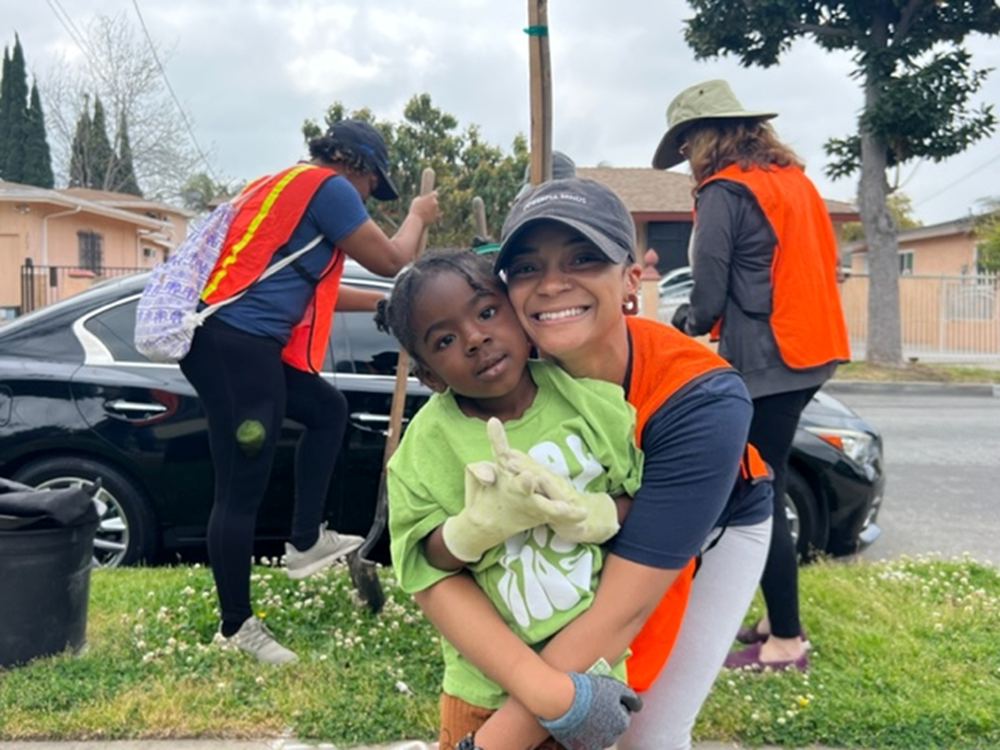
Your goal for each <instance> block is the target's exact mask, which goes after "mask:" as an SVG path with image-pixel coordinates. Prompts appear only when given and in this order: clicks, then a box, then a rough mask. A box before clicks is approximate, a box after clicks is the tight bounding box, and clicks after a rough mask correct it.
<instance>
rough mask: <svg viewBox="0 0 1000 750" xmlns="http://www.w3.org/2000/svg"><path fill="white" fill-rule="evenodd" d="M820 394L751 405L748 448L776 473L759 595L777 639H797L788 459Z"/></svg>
mask: <svg viewBox="0 0 1000 750" xmlns="http://www.w3.org/2000/svg"><path fill="white" fill-rule="evenodd" d="M818 390H819V388H818V387H817V388H807V389H806V390H804V391H789V392H787V393H776V394H774V395H773V396H763V397H761V398H756V399H754V402H753V421H751V423H750V438H749V439H750V442H751V443H752V444H753V445H754V446H755V447H756V448H757V450H758V451H760V455H761V457H762V458H763V459H764V460H765V461H767V463H768V465H770V467H771V470H772V471H773V472H774V525H773V529H772V532H771V546H770V548H769V549H768V552H767V562H766V563H765V565H764V573H763V575H762V576H761V579H760V590H761V593H762V594H763V595H764V602H765V604H767V615H768V619H769V620H770V621H771V632H772V633H773V634H774V635H775V636H777V637H778V638H797V637H798V635H799V633H800V632H801V630H802V624H801V623H800V622H799V562H798V557H797V555H796V553H795V545H794V544H793V543H792V532H791V528H790V527H789V525H788V516H786V515H785V503H784V497H785V486H786V484H787V482H788V455H789V453H791V450H792V440H793V439H794V437H795V429H796V427H797V426H798V424H799V416H800V415H801V414H802V410H803V409H805V408H806V405H807V404H808V403H809V400H810V399H811V398H812V397H813V394H815V393H816V391H818Z"/></svg>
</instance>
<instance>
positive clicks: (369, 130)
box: [326, 120, 399, 201]
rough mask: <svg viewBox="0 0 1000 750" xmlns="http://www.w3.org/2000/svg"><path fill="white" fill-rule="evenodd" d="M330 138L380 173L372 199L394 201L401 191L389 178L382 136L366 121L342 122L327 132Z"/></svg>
mask: <svg viewBox="0 0 1000 750" xmlns="http://www.w3.org/2000/svg"><path fill="white" fill-rule="evenodd" d="M326 134H327V136H328V137H330V138H332V139H333V140H335V141H336V142H337V143H339V144H341V145H342V146H344V147H345V148H346V149H348V150H349V151H351V152H353V153H354V154H356V155H357V156H360V157H361V159H362V160H363V161H364V162H365V163H366V164H368V165H369V166H370V167H372V168H373V169H374V170H375V171H376V172H377V173H378V185H376V186H375V189H374V190H373V191H372V197H373V198H375V199H376V200H380V201H394V200H396V199H397V198H398V197H399V191H398V190H397V189H396V186H395V184H393V182H392V180H391V179H390V177H389V152H388V150H386V147H385V141H384V140H383V139H382V134H381V133H379V132H378V131H377V130H376V129H375V128H374V126H372V125H371V124H370V123H367V122H365V121H364V120H341V121H340V122H335V123H334V124H333V125H331V126H330V129H329V130H327V131H326Z"/></svg>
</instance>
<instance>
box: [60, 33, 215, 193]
mask: <svg viewBox="0 0 1000 750" xmlns="http://www.w3.org/2000/svg"><path fill="white" fill-rule="evenodd" d="M85 36H86V42H85V45H84V46H85V47H86V48H87V50H88V55H87V64H86V65H66V64H62V65H59V66H57V67H56V68H54V69H53V70H52V71H51V72H49V73H48V74H47V75H46V76H45V78H44V80H43V83H44V86H43V87H42V91H43V94H44V97H45V103H46V113H47V115H48V117H49V126H50V128H51V134H52V144H53V158H54V162H55V167H56V173H57V180H59V179H66V178H67V177H68V179H69V183H70V185H74V184H80V177H81V174H82V172H83V171H85V170H84V169H83V168H82V163H81V162H80V160H81V158H85V157H86V154H85V149H83V148H81V146H80V143H79V136H80V132H79V131H80V123H81V121H83V120H86V119H89V118H90V114H89V111H90V109H91V107H92V104H91V103H92V102H94V101H95V100H96V98H100V101H101V104H102V107H103V108H104V109H105V112H104V116H105V119H106V122H107V123H108V124H109V125H113V126H114V130H113V131H112V130H111V128H107V129H106V133H107V138H108V140H109V143H113V144H115V146H116V149H117V151H118V154H117V156H118V158H119V160H123V155H122V144H123V143H124V142H125V141H126V140H127V142H128V152H129V153H130V156H131V161H132V165H133V168H132V173H133V176H134V177H135V180H134V184H135V185H136V186H139V185H141V186H142V192H143V193H144V194H145V195H146V197H149V198H151V199H153V200H162V201H170V200H175V199H179V197H180V192H181V190H182V188H183V186H184V183H185V182H186V181H187V180H188V178H189V177H190V176H191V174H192V173H193V172H194V171H195V170H196V169H197V168H204V165H205V164H206V160H205V157H204V156H203V155H202V154H201V153H200V152H199V151H198V149H197V146H196V144H194V142H193V141H192V138H191V130H190V126H189V123H190V122H191V118H190V117H189V116H188V115H187V114H186V113H185V112H183V111H181V110H179V109H178V107H177V104H176V102H175V101H174V99H173V97H171V95H170V92H169V89H168V88H167V86H166V83H165V80H164V78H163V75H162V73H161V64H166V61H167V60H168V59H169V54H168V53H167V52H165V51H164V50H162V49H161V48H160V47H158V46H157V45H156V44H155V43H151V42H150V41H148V40H147V39H146V38H144V37H140V36H139V35H138V34H137V33H136V32H135V30H134V27H133V26H132V25H131V24H130V23H129V21H128V20H127V17H126V15H125V14H124V13H122V14H120V15H118V16H115V17H108V16H103V15H99V16H97V17H96V19H95V20H94V21H93V22H92V23H91V24H90V25H89V26H88V27H87V30H86V33H85ZM95 117H96V113H95ZM123 126H126V127H127V133H126V134H124V136H123V133H122V132H121V130H122V127H123ZM120 166H121V165H120ZM210 169H211V168H210V167H209V170H210ZM106 176H107V173H104V174H102V175H101V177H106ZM112 176H113V179H112V180H111V181H109V182H108V183H107V184H106V185H105V189H110V190H115V191H121V190H122V188H123V186H125V187H128V186H130V184H131V183H132V180H130V179H129V176H128V170H125V169H123V170H121V171H120V172H119V170H117V169H116V170H115V171H114V172H113V173H112ZM96 178H97V177H96V176H94V177H91V179H96Z"/></svg>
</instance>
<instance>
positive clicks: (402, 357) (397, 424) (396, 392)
mask: <svg viewBox="0 0 1000 750" xmlns="http://www.w3.org/2000/svg"><path fill="white" fill-rule="evenodd" d="M434 179H435V174H434V170H433V169H432V168H431V167H425V168H424V171H423V173H422V174H421V175H420V194H421V195H427V194H428V193H430V192H431V191H432V190H434ZM426 247H427V228H426V227H424V231H423V233H422V234H421V235H420V241H419V242H418V243H417V252H416V253H415V254H414V256H413V257H414V259H416V258H417V257H419V256H420V254H421V253H422V252H423V251H424V248H426ZM409 372H410V356H409V355H408V354H407V353H406V350H405V349H402V348H400V350H399V357H398V359H397V360H396V384H395V388H394V389H393V392H392V405H391V406H390V407H389V429H388V432H387V433H386V436H385V453H384V454H383V457H382V471H383V473H384V472H385V467H386V466H387V465H388V463H389V459H390V458H392V454H393V453H395V452H396V447H397V446H398V445H399V437H400V433H401V432H402V430H403V410H404V408H405V407H406V381H407V378H408V376H409Z"/></svg>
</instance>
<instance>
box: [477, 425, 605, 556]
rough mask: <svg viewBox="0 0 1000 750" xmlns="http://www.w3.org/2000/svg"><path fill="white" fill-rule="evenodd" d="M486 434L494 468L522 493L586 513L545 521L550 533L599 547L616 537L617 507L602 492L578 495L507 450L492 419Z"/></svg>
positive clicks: (563, 481)
mask: <svg viewBox="0 0 1000 750" xmlns="http://www.w3.org/2000/svg"><path fill="white" fill-rule="evenodd" d="M486 434H487V435H488V436H489V439H490V444H491V445H492V446H493V455H494V456H495V457H496V463H497V466H498V468H499V469H500V470H501V471H504V472H509V474H510V475H511V477H512V479H513V480H514V481H517V482H518V483H519V484H520V485H521V486H523V487H524V488H525V490H526V491H531V492H535V493H538V494H540V495H542V496H544V497H547V498H549V500H552V501H556V502H565V503H569V504H570V505H572V506H574V507H576V508H581V509H583V510H585V511H586V514H585V515H584V516H583V517H582V518H580V519H578V520H573V521H549V522H548V523H549V525H550V526H551V527H552V530H553V531H555V532H556V533H557V534H558V535H559V536H560V537H562V538H563V539H565V540H566V541H567V542H574V543H579V542H594V543H596V544H600V543H602V542H606V541H607V540H608V539H610V538H611V537H613V536H614V535H615V534H617V533H618V528H619V525H618V506H617V505H615V501H614V500H613V499H612V498H611V496H610V495H608V494H606V493H604V492H580V491H579V490H578V489H577V488H576V487H574V486H573V483H572V482H570V481H569V479H567V478H566V477H564V476H561V475H560V474H556V473H555V472H554V471H552V470H551V469H548V468H546V467H544V466H542V465H541V464H540V463H538V461H536V460H535V459H533V458H532V457H531V456H529V455H528V454H527V453H524V452H523V451H519V450H514V449H513V448H511V447H510V444H509V443H508V442H507V433H506V432H505V431H504V428H503V423H502V422H501V421H500V420H499V419H496V418H495V417H494V418H491V419H490V420H489V421H488V422H487V423H486ZM529 488H530V489H529Z"/></svg>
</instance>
